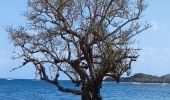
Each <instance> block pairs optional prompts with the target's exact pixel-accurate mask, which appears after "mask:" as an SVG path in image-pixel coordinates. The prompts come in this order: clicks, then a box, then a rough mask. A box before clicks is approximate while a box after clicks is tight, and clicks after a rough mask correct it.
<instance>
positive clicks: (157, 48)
mask: <svg viewBox="0 0 170 100" xmlns="http://www.w3.org/2000/svg"><path fill="white" fill-rule="evenodd" d="M26 1H27V0H2V1H1V3H0V13H1V15H0V78H34V77H35V74H34V71H35V70H34V68H33V67H31V66H25V67H23V68H21V69H18V70H16V71H13V72H10V70H11V69H12V68H14V67H17V66H18V65H20V64H22V62H21V61H20V60H13V59H12V55H13V51H14V47H13V46H12V44H11V43H10V41H9V39H8V36H7V33H6V32H5V30H4V27H5V26H9V25H12V26H18V25H24V24H25V23H26V18H25V17H24V16H22V14H23V13H24V11H26V9H27V5H26ZM145 1H146V2H147V3H148V8H147V9H146V11H145V12H144V13H143V19H144V20H147V21H148V22H150V23H151V24H152V28H150V29H149V30H146V31H144V32H142V33H141V34H140V35H139V36H137V41H139V47H140V48H142V50H141V51H140V56H139V58H138V60H137V62H135V63H133V66H132V74H133V73H138V72H142V73H147V74H153V75H158V76H161V75H163V74H167V73H170V13H169V10H170V6H169V4H170V0H162V1H161V0H145Z"/></svg>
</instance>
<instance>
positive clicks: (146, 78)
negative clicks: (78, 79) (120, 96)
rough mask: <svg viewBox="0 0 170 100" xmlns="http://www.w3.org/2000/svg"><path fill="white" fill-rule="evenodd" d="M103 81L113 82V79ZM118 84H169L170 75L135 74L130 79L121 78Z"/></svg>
mask: <svg viewBox="0 0 170 100" xmlns="http://www.w3.org/2000/svg"><path fill="white" fill-rule="evenodd" d="M105 81H115V80H114V79H113V78H111V77H108V78H106V79H105ZM120 82H140V83H170V74H166V75H163V76H160V77H158V76H153V75H149V74H143V73H137V74H134V75H133V76H131V77H121V78H120Z"/></svg>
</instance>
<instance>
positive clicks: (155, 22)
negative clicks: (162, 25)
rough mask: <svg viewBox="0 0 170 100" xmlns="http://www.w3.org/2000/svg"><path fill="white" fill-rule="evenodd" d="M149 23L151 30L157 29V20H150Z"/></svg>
mask: <svg viewBox="0 0 170 100" xmlns="http://www.w3.org/2000/svg"><path fill="white" fill-rule="evenodd" d="M150 23H151V25H152V27H151V29H152V30H157V29H158V21H151V22H150Z"/></svg>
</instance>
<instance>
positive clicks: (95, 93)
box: [81, 84, 102, 100]
mask: <svg viewBox="0 0 170 100" xmlns="http://www.w3.org/2000/svg"><path fill="white" fill-rule="evenodd" d="M89 87H91V86H86V88H84V89H83V93H82V95H81V97H82V100H102V97H101V94H100V88H101V84H98V85H95V86H94V87H92V88H93V89H90V90H89V89H88V88H89Z"/></svg>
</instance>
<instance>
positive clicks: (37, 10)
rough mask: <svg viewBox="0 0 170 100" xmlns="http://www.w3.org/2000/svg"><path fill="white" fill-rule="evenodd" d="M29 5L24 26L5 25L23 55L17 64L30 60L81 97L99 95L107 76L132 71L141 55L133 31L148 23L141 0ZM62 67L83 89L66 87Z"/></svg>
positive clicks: (97, 99) (92, 99)
mask: <svg viewBox="0 0 170 100" xmlns="http://www.w3.org/2000/svg"><path fill="white" fill-rule="evenodd" d="M28 7H29V8H28V11H27V12H26V13H24V15H25V16H26V17H27V19H28V23H27V25H26V26H20V27H18V28H13V27H8V28H6V31H7V32H8V33H9V37H10V39H11V41H12V43H13V44H14V46H15V47H16V54H17V56H16V58H22V59H24V62H23V64H22V65H21V66H19V67H18V68H20V67H22V66H24V65H26V64H28V63H32V64H33V65H34V66H35V68H36V73H37V74H38V75H39V76H40V78H41V79H42V80H45V81H47V82H49V83H52V84H54V85H55V86H56V87H57V88H58V89H59V90H60V91H62V92H67V93H73V94H76V95H80V96H81V97H82V100H101V99H102V97H101V94H100V89H101V87H102V81H103V78H104V77H105V76H111V77H113V78H115V79H116V80H117V81H119V77H120V76H121V75H122V74H123V73H125V72H129V70H130V69H131V63H132V62H133V61H136V58H137V57H138V48H133V47H134V46H133V44H134V42H135V41H134V38H133V37H134V36H135V35H137V34H138V33H140V32H142V31H144V30H146V29H147V28H149V27H150V26H149V25H148V24H144V25H142V24H141V23H140V20H139V19H140V18H141V13H142V12H143V11H144V9H145V8H146V5H145V3H144V1H143V0H28ZM15 69H16V68H15ZM15 69H14V70H15ZM60 73H64V74H65V75H67V76H68V78H69V79H70V80H71V81H72V82H73V83H74V84H75V86H77V87H80V89H79V90H76V89H74V88H73V89H71V88H65V87H64V86H63V85H62V84H61V83H60V82H59V80H58V77H59V75H60Z"/></svg>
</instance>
